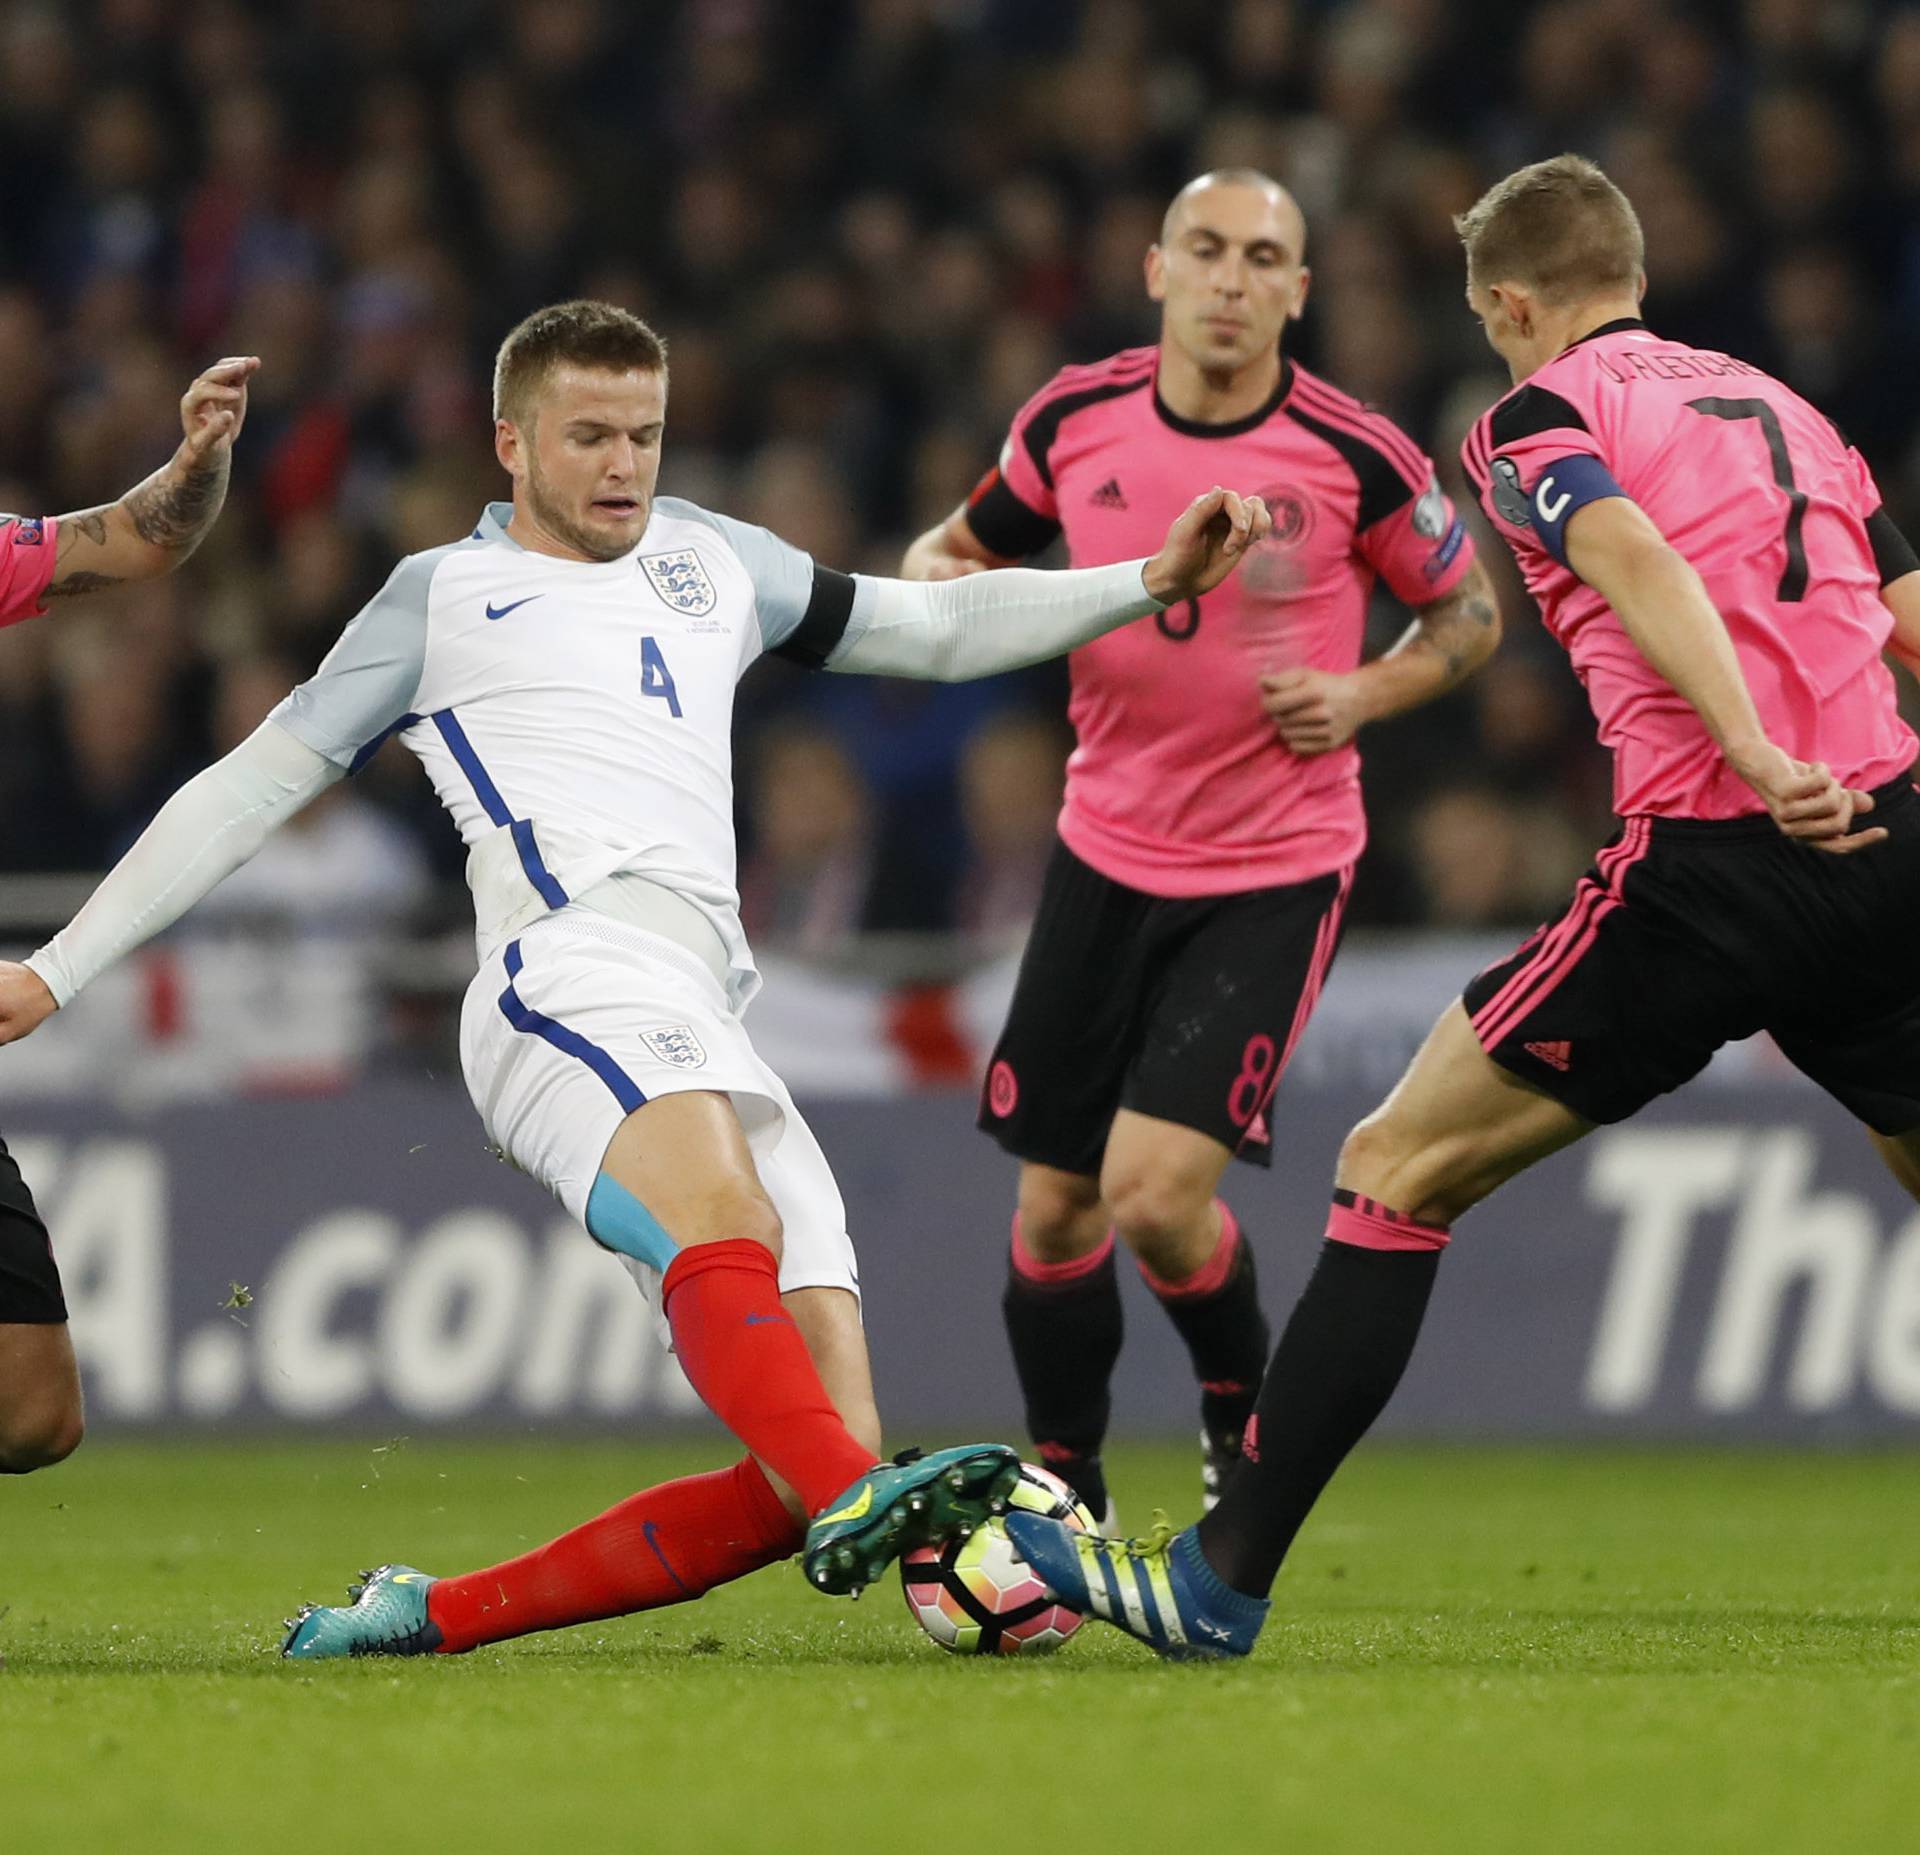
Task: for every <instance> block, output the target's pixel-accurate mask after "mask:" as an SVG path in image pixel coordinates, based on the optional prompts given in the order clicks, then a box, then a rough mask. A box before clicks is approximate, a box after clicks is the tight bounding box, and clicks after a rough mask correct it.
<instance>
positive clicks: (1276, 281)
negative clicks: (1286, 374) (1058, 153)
mask: <svg viewBox="0 0 1920 1855" xmlns="http://www.w3.org/2000/svg"><path fill="white" fill-rule="evenodd" d="M1306 256H1307V222H1306V219H1305V217H1304V216H1303V215H1302V213H1301V211H1300V208H1299V206H1298V205H1296V204H1295V202H1294V198H1293V195H1292V194H1290V193H1289V192H1288V191H1287V190H1286V188H1285V187H1283V186H1281V184H1280V183H1279V182H1278V181H1277V180H1275V179H1273V177H1272V176H1271V175H1268V174H1262V173H1260V172H1259V171H1258V170H1257V169H1254V168H1220V169H1217V170H1216V171H1215V172H1213V173H1211V174H1202V175H1200V176H1199V177H1198V178H1197V179H1194V180H1190V181H1188V182H1187V184H1186V185H1185V186H1184V187H1182V188H1181V189H1180V191H1179V192H1178V193H1176V194H1175V195H1174V196H1173V201H1172V203H1171V204H1170V205H1169V206H1168V208H1167V216H1166V218H1165V219H1164V220H1163V221H1162V222H1161V226H1160V242H1159V243H1158V244H1157V245H1155V246H1154V247H1153V249H1152V250H1151V251H1149V252H1148V253H1147V294H1148V295H1149V296H1150V297H1152V298H1153V300H1154V301H1155V302H1157V303H1159V304H1160V305H1161V307H1162V315H1161V339H1162V341H1163V342H1170V343H1172V344H1173V346H1174V347H1176V348H1177V349H1178V350H1179V351H1180V352H1181V353H1182V354H1183V355H1184V356H1185V357H1186V358H1187V359H1188V360H1190V361H1191V362H1192V363H1193V364H1194V365H1195V366H1196V367H1198V368H1199V369H1200V370H1201V371H1202V372H1203V373H1205V374H1206V375H1208V376H1209V377H1212V378H1215V379H1218V378H1220V377H1221V376H1223V375H1226V376H1230V375H1233V374H1237V373H1239V372H1240V370H1241V369H1243V368H1246V367H1250V366H1256V365H1257V366H1262V367H1264V366H1268V365H1270V364H1271V357H1272V355H1273V353H1274V351H1275V349H1276V348H1277V347H1278V346H1279V343H1280V338H1281V335H1282V334H1283V333H1284V331H1285V329H1286V325H1287V324H1288V323H1289V322H1291V321H1296V320H1298V318H1299V316H1300V314H1301V311H1302V310H1303V309H1304V308H1305V307H1306V300H1307V281H1308V276H1307V266H1306Z"/></svg>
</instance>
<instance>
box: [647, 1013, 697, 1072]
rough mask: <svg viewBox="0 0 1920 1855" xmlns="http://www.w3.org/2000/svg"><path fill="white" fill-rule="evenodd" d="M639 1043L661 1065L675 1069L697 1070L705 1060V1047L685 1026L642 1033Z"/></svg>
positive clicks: (672, 1025)
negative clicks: (666, 1064) (644, 1046)
mask: <svg viewBox="0 0 1920 1855" xmlns="http://www.w3.org/2000/svg"><path fill="white" fill-rule="evenodd" d="M640 1041H641V1042H642V1043H644V1044H645V1045H646V1046H647V1048H648V1049H649V1050H651V1051H652V1052H653V1053H654V1055H655V1056H657V1057H658V1058H659V1059H660V1060H661V1062H663V1063H671V1064H672V1065H673V1066H674V1068H675V1069H698V1068H699V1067H700V1065H701V1064H702V1063H704V1062H705V1061H706V1060H707V1052H706V1048H705V1046H704V1045H703V1044H702V1043H701V1041H700V1039H699V1038H698V1037H696V1036H695V1035H694V1034H693V1031H692V1029H691V1028H690V1027H689V1026H687V1025H685V1024H669V1025H668V1026H667V1027H666V1028H665V1029H664V1030H658V1031H642V1032H641V1033H640Z"/></svg>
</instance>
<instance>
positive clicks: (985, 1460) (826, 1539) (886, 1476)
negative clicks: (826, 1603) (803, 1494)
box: [801, 1443, 1020, 1597]
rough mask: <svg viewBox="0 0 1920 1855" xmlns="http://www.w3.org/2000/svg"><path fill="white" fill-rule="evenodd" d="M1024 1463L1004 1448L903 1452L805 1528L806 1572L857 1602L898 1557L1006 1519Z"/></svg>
mask: <svg viewBox="0 0 1920 1855" xmlns="http://www.w3.org/2000/svg"><path fill="white" fill-rule="evenodd" d="M1019 1479H1020V1457H1019V1455H1018V1454H1017V1453H1016V1452H1015V1451H1013V1450H1011V1449H1009V1448H1008V1447H1007V1446H1006V1445H1005V1444H1004V1443H973V1444H968V1445H965V1446H963V1447H961V1448H959V1449H936V1450H935V1451H934V1452H933V1454H932V1455H930V1456H923V1455H922V1454H921V1453H920V1452H919V1451H918V1450H917V1449H903V1450H902V1451H901V1452H900V1454H899V1455H897V1456H896V1457H895V1458H894V1459H893V1460H892V1461H891V1462H877V1463H875V1464H874V1466H873V1467H872V1468H870V1469H869V1470H868V1471H867V1472H866V1473H865V1474H864V1475H862V1476H861V1477H860V1479H859V1480H858V1481H856V1482H854V1483H853V1484H852V1486H850V1487H848V1488H846V1489H844V1490H843V1491H842V1492H841V1494H840V1497H839V1499H837V1500H836V1501H834V1502H833V1503H832V1504H831V1505H830V1506H829V1507H828V1508H827V1510H826V1511H825V1512H824V1513H822V1514H818V1515H816V1516H815V1517H814V1520H813V1524H812V1525H811V1526H809V1527H808V1528H807V1546H806V1552H805V1554H804V1555H803V1557H802V1559H801V1568H802V1570H804V1572H805V1573H806V1578H807V1583H808V1584H810V1585H812V1586H813V1587H814V1589H815V1590H817V1591H825V1592H827V1593H828V1594H829V1595H831V1596H834V1597H857V1596H859V1594H860V1593H861V1592H862V1591H863V1590H864V1589H865V1588H866V1587H867V1586H868V1585H870V1584H872V1583H873V1581H874V1580H875V1579H876V1578H878V1577H879V1576H880V1574H881V1573H882V1572H883V1571H885V1570H886V1568H887V1567H888V1566H889V1565H891V1564H892V1563H893V1561H894V1560H895V1559H897V1558H898V1557H899V1556H900V1555H901V1553H903V1552H908V1551H911V1550H912V1548H914V1547H915V1546H926V1545H931V1544H932V1543H934V1542H935V1541H937V1540H943V1539H952V1538H953V1537H954V1536H955V1535H956V1534H961V1535H965V1534H968V1533H971V1532H972V1531H973V1530H974V1529H975V1528H976V1527H979V1526H984V1525H985V1524H986V1522H987V1520H988V1519H989V1518H990V1517H991V1516H992V1515H994V1514H999V1513H1004V1512H1006V1507H1007V1496H1008V1495H1009V1494H1011V1493H1012V1492H1013V1487H1014V1484H1015V1483H1016V1482H1017V1481H1018V1480H1019Z"/></svg>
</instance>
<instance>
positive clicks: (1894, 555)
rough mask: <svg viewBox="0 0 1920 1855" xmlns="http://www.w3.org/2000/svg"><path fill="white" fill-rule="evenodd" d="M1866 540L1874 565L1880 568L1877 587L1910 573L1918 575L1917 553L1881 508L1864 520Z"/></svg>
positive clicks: (1918, 555)
mask: <svg viewBox="0 0 1920 1855" xmlns="http://www.w3.org/2000/svg"><path fill="white" fill-rule="evenodd" d="M1867 540H1868V542H1869V543H1870V544H1871V545H1872V548H1873V564H1874V566H1875V567H1876V568H1878V569H1879V573H1880V584H1881V585H1882V586H1891V585H1892V584H1893V583H1894V581H1895V580H1898V579H1902V578H1904V577H1905V576H1906V575H1907V574H1909V573H1920V554H1916V553H1914V551H1913V543H1912V542H1911V541H1909V540H1908V539H1907V538H1906V536H1905V535H1903V534H1902V533H1901V532H1900V526H1899V524H1898V523H1897V522H1895V520H1894V519H1893V517H1892V516H1890V515H1889V514H1888V513H1887V512H1886V509H1885V508H1884V507H1882V508H1878V509H1876V510H1874V512H1873V513H1872V514H1871V515H1870V516H1868V517H1867Z"/></svg>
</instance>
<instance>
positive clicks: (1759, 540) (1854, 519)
mask: <svg viewBox="0 0 1920 1855" xmlns="http://www.w3.org/2000/svg"><path fill="white" fill-rule="evenodd" d="M1462 456H1463V459H1464V461H1465V464H1466V469H1467V475H1468V477H1469V478H1470V479H1471V481H1472V483H1473V485H1474V488H1475V489H1476V490H1477V491H1478V492H1479V495H1480V500H1481V502H1482V504H1483V505H1484V506H1485V508H1486V511H1487V514H1488V515H1489V517H1491V519H1492V521H1493V523H1494V526H1495V527H1496V528H1498V529H1499V530H1500V532H1501V533H1502V534H1503V535H1504V536H1505V537H1506V538H1507V541H1508V542H1509V544H1510V545H1511V546H1512V548H1513V552H1514V557H1515V558H1516V560H1517V561H1518V562H1519V565H1520V571H1521V573H1522V574H1523V575H1524V577H1525V579H1526V583H1527V590H1528V591H1529V592H1531V593H1532V594H1533V596H1534V598H1535V599H1536V600H1538V601H1539V605H1540V612H1541V616H1542V617H1543V619H1544V620H1545V621H1546V625H1547V628H1548V629H1549V630H1550V631H1551V632H1552V633H1553V635H1554V636H1555V637H1556V638H1558V639H1559V640H1560V642H1561V643H1562V644H1563V645H1564V646H1565V647H1566V649H1567V652H1568V655H1569V656H1571V658H1572V659H1573V667H1574V669H1575V671H1576V672H1577V673H1578V674H1579V677H1580V680H1581V682H1582V683H1584V684H1585V685H1586V689H1587V696H1588V699H1589V700H1590V701H1591V703H1592V704H1593V712H1594V715H1595V716H1596V718H1597V719H1598V721H1599V724H1600V739H1601V741H1602V742H1603V743H1604V744H1605V745H1606V746H1607V747H1608V748H1609V749H1610V750H1611V751H1612V753H1613V756H1614V806H1615V809H1616V810H1617V811H1618V812H1619V813H1620V815H1621V816H1622V817H1631V816H1633V815H1635V814H1637V813H1651V814H1653V815H1654V816H1657V817H1677V818H1734V817H1739V816H1742V815H1744V814H1748V813H1753V812H1759V811H1763V810H1764V809H1765V807H1764V806H1763V805H1762V804H1761V802H1760V800H1759V798H1758V796H1757V795H1756V794H1755V793H1754V791H1753V789H1752V788H1751V787H1750V786H1748V785H1747V784H1746V783H1745V781H1743V780H1742V779H1740V778H1739V777H1738V776H1737V775H1736V774H1735V773H1734V772H1733V770H1732V769H1731V768H1730V767H1729V766H1728V765H1727V763H1726V761H1725V760H1724V759H1722V758H1721V755H1720V750H1719V749H1718V748H1717V747H1716V746H1715V745H1714V743H1713V739H1712V737H1711V736H1710V735H1709V734H1708V733H1707V730H1706V726H1705V724H1704V723H1703V722H1702V721H1701V720H1700V717H1699V716H1698V715H1697V714H1695V712H1694V711H1693V709H1692V708H1691V707H1689V705H1688V704H1687V703H1686V702H1685V701H1684V700H1683V699H1682V697H1681V696H1680V694H1679V693H1678V692H1677V691H1676V690H1675V689H1674V688H1673V687H1672V686H1671V685H1670V684H1669V683H1667V682H1666V681H1665V680H1664V679H1663V678H1662V677H1660V676H1659V675H1658V674H1657V673H1656V672H1655V671H1654V669H1653V668H1652V666H1651V665H1650V664H1649V663H1648V662H1647V660H1646V659H1645V658H1644V657H1643V656H1641V654H1640V652H1639V649H1638V648H1637V647H1636V646H1635V644H1634V642H1633V640H1632V639H1631V638H1630V637H1628V635H1627V633H1626V630H1625V628H1624V627H1623V626H1622V625H1621V623H1620V621H1619V619H1617V618H1616V617H1615V616H1614V615H1613V611H1612V609H1611V608H1610V607H1609V606H1608V605H1607V603H1606V601H1605V600H1603V599H1602V598H1601V597H1600V595H1599V594H1598V593H1596V592H1595V591H1594V590H1593V589H1592V587H1590V586H1588V585H1587V584H1586V583H1585V582H1584V581H1583V580H1581V579H1579V578H1578V577H1577V576H1576V575H1575V574H1574V573H1573V572H1572V571H1571V570H1570V569H1569V568H1567V567H1565V566H1563V565H1562V564H1561V563H1560V561H1559V560H1558V559H1557V558H1556V556H1555V553H1554V550H1553V549H1552V547H1550V546H1549V545H1548V542H1547V539H1546V538H1545V535H1544V534H1543V530H1546V531H1551V528H1552V525H1553V523H1554V521H1555V520H1556V519H1557V518H1558V515H1559V511H1560V509H1561V508H1562V507H1563V506H1564V505H1562V504H1561V503H1560V500H1559V498H1560V495H1561V494H1563V492H1561V491H1559V490H1557V489H1556V487H1555V482H1554V470H1555V467H1556V466H1562V465H1565V464H1566V463H1567V462H1568V460H1570V459H1574V458H1597V459H1598V460H1599V461H1600V463H1601V464H1603V465H1604V466H1605V467H1606V469H1607V470H1608V471H1609V472H1610V473H1611V475H1612V476H1613V478H1614V480H1615V481H1616V482H1617V483H1618V484H1619V486H1620V487H1621V488H1622V489H1623V490H1625V492H1626V493H1627V494H1628V495H1629V496H1630V497H1632V498H1633V500H1634V501H1635V502H1636V503H1638V504H1639V505H1640V507H1641V508H1643V509H1644V510H1645V511H1646V513H1647V515H1648V517H1649V519H1650V520H1651V521H1652V522H1653V523H1654V525H1655V526H1656V527H1657V528H1658V529H1659V530H1660V532H1661V533H1662V534H1663V535H1665V536H1666V537H1667V539H1668V540H1669V541H1670V542H1672V544H1673V545H1674V547H1675V548H1676V549H1678V550H1679V552H1680V553H1681V554H1683V555H1684V556H1685V557H1686V558H1687V560H1688V561H1689V562H1691V563H1692V565H1693V567H1694V570H1695V571H1696V572H1697V573H1698V574H1699V575H1700V577H1701V579H1702V580H1703V581H1704V582H1705V584H1706V589H1707V593H1708V596H1709V597H1710V598H1711V599H1712V600H1713V603H1714V604H1715V606H1717V607H1718V608H1719V611H1720V615H1721V617H1722V618H1723V619H1724V620H1725V622H1726V627H1727V632H1728V635H1729V636H1730V637H1731V638H1732V640H1733V648H1734V650H1735V652H1736V653H1737V655H1738V656H1739V659H1740V668H1741V670H1742V672H1743V673H1744V675H1745V677H1746V680H1747V687H1748V688H1749V689H1750V690H1751V691H1752V693H1753V700H1754V704H1755V706H1756V707H1757V708H1758V710H1759V713H1760V720H1761V723H1762V725H1763V726H1764V727H1765V728H1766V731H1767V734H1768V736H1769V738H1770V739H1772V741H1773V742H1774V743H1775V745H1777V746H1779V747H1782V748H1784V749H1785V750H1786V751H1787V752H1788V753H1790V754H1792V755H1794V756H1795V757H1796V758H1798V759H1801V760H1823V761H1825V762H1826V763H1827V764H1828V765H1829V766H1831V767H1832V768H1833V770H1834V772H1835V774H1836V775H1838V776H1839V777H1840V778H1841V779H1843V780H1844V781H1845V782H1846V783H1847V784H1848V785H1851V786H1859V787H1873V786H1878V785H1883V784H1885V783H1886V782H1887V781H1888V780H1891V779H1894V778H1896V777H1897V776H1898V775H1900V774H1901V773H1904V772H1905V771H1906V770H1907V769H1908V768H1909V767H1910V766H1912V764H1913V761H1914V757H1915V754H1916V752H1917V751H1920V741H1916V739H1915V737H1914V734H1913V731H1912V730H1911V729H1910V728H1908V727H1907V725H1906V723H1905V722H1903V721H1902V720H1901V719H1900V715H1899V711H1898V710H1897V708H1896V707H1895V699H1894V682H1893V676H1892V674H1891V672H1890V671H1889V670H1888V669H1887V667H1886V665H1885V664H1884V663H1883V662H1882V661H1881V656H1880V653H1881V650H1882V648H1883V647H1884V646H1885V644H1886V642H1887V638H1888V636H1889V635H1890V633H1891V632H1892V629H1893V615H1892V613H1891V612H1890V611H1889V610H1888V609H1887V606H1886V602H1885V601H1884V600H1883V599H1882V598H1881V597H1880V574H1879V571H1878V569H1877V567H1876V566H1875V562H1874V553H1873V547H1872V544H1871V542H1870V540H1869V538H1868V532H1867V521H1868V518H1869V517H1871V516H1872V515H1873V514H1874V513H1875V512H1876V511H1877V510H1878V509H1879V507H1880V493H1879V491H1878V490H1877V489H1876V488H1875V487H1874V483H1873V477H1872V475H1871V473H1870V472H1869V471H1868V469H1867V466H1866V464H1865V462H1864V461H1863V460H1862V458H1861V457H1860V454H1859V453H1858V452H1857V451H1855V450H1854V449H1853V448H1852V447H1851V446H1850V445H1849V444H1848V443H1847V441H1846V440H1845V439H1844V438H1843V437H1841V435H1840V434H1839V433H1838V432H1837V431H1836V430H1835V429H1834V427H1833V425H1832V424H1831V423H1830V422H1829V421H1828V420H1827V419H1826V418H1825V417H1824V416H1823V415H1822V414H1821V413H1819V412H1817V411H1816V410H1815V409H1814V408H1813V407H1812V406H1810V405H1808V404H1807V402H1806V401H1805V400H1803V399H1802V398H1801V397H1800V396H1799V395H1798V394H1797V393H1795V392H1794V391H1793V390H1792V389H1791V388H1790V387H1787V386H1783V385H1782V384H1781V383H1780V382H1779V381H1778V380H1775V379H1773V378H1771V377H1770V376H1769V375H1767V374H1764V373H1762V372H1761V371H1760V370H1759V369H1758V368H1757V367H1752V366H1749V365H1748V364H1747V363H1746V362H1745V361H1739V360H1735V359H1733V357H1732V356H1730V355H1725V354H1717V353H1714V352H1712V351H1711V350H1708V349H1703V348H1690V347H1688V346H1687V345H1686V344H1685V343H1684V342H1677V341H1665V340H1662V339H1661V338H1660V337H1659V336H1658V335H1656V334H1654V333H1653V332H1652V330H1650V329H1649V328H1647V327H1646V326H1645V325H1644V324H1643V323H1641V322H1638V321H1632V320H1622V321H1619V322H1612V323H1608V324H1607V325H1606V326H1605V327H1603V328H1600V329H1596V330H1595V331H1594V332H1593V333H1592V334H1591V335H1588V336H1587V337H1585V338H1584V339H1583V340H1581V341H1577V342H1575V343H1574V344H1573V346H1572V347H1570V348H1568V349H1567V350H1566V351H1565V352H1564V353H1562V354H1560V355H1558V356H1556V357H1555V358H1554V359H1553V360H1551V361H1549V362H1548V363H1547V365H1546V366H1545V367H1543V368H1541V369H1540V371H1539V372H1538V373H1536V374H1533V375H1532V376H1531V377H1530V378H1529V379H1527V380H1526V381H1525V382H1524V383H1523V384H1522V385H1521V386H1519V387H1518V388H1516V389H1515V390H1514V391H1513V392H1512V393H1509V394H1508V395H1507V397H1506V398H1505V399H1503V400H1501V401H1500V403H1499V404H1498V405H1496V406H1495V407H1494V408H1493V409H1492V410H1491V411H1490V412H1489V413H1488V414H1487V415H1486V416H1485V417H1484V418H1483V419H1481V420H1480V422H1479V423H1478V424H1477V425H1476V426H1475V427H1474V428H1473V430H1472V432H1471V433H1470V434H1469V435H1468V437H1467V441H1466V444H1465V446H1464V448H1463V452H1462ZM1576 468H1577V467H1576Z"/></svg>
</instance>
